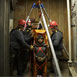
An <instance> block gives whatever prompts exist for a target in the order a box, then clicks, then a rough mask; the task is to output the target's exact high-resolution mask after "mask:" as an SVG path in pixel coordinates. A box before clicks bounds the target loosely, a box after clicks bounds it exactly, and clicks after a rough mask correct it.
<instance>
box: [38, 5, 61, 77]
mask: <svg viewBox="0 0 77 77" xmlns="http://www.w3.org/2000/svg"><path fill="white" fill-rule="evenodd" d="M39 6H40V5H39ZM40 10H41V13H42V19H43V23H44V27H45V30H46V33H47V36H48V40H49V44H50V48H51V50H52V55H53V59H54V63H55V66H56V69H57V73H58V77H62V75H61V71H60V68H59V64H58V61H57V57H56V54H55V51H54V48H53V44H52V40H51V38H50V34H49V30H48V27H47V23H46V20H45V17H44V14H43V11H42V8H41V6H40Z"/></svg>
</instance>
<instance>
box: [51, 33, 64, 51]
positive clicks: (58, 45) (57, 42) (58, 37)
mask: <svg viewBox="0 0 77 77" xmlns="http://www.w3.org/2000/svg"><path fill="white" fill-rule="evenodd" d="M51 39H52V43H53V46H54V49H55V51H56V50H59V51H61V50H62V49H63V34H62V32H61V31H57V32H53V34H52V35H51Z"/></svg>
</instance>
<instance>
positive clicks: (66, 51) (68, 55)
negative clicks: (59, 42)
mask: <svg viewBox="0 0 77 77" xmlns="http://www.w3.org/2000/svg"><path fill="white" fill-rule="evenodd" d="M63 48H64V51H65V53H66V55H67V56H68V58H69V53H68V51H67V49H66V47H65V45H64V44H63Z"/></svg>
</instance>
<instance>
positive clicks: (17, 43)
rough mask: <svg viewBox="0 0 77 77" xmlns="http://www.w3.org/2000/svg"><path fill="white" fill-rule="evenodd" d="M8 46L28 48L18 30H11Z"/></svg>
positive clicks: (21, 33)
mask: <svg viewBox="0 0 77 77" xmlns="http://www.w3.org/2000/svg"><path fill="white" fill-rule="evenodd" d="M10 46H11V47H12V48H15V49H20V48H26V47H28V48H30V46H29V45H28V44H27V43H26V42H25V39H24V35H23V32H22V31H20V30H12V31H11V33H10Z"/></svg>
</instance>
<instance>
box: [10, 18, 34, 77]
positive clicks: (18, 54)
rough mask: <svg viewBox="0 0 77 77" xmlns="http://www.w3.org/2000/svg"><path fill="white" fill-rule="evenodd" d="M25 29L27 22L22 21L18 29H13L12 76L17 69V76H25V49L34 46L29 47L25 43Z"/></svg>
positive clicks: (11, 33) (11, 44)
mask: <svg viewBox="0 0 77 77" xmlns="http://www.w3.org/2000/svg"><path fill="white" fill-rule="evenodd" d="M24 27H26V21H25V20H23V19H20V20H19V21H18V26H17V27H16V29H13V30H12V31H11V32H10V68H11V69H10V71H11V73H12V75H13V71H14V68H15V67H16V69H17V75H18V76H22V75H23V69H24V68H23V60H22V59H23V57H22V56H23V55H22V53H23V49H25V50H26V48H29V49H32V48H33V46H32V45H28V44H27V43H26V42H25V39H24V35H23V31H24V29H25V28H24ZM25 52H26V51H25Z"/></svg>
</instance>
